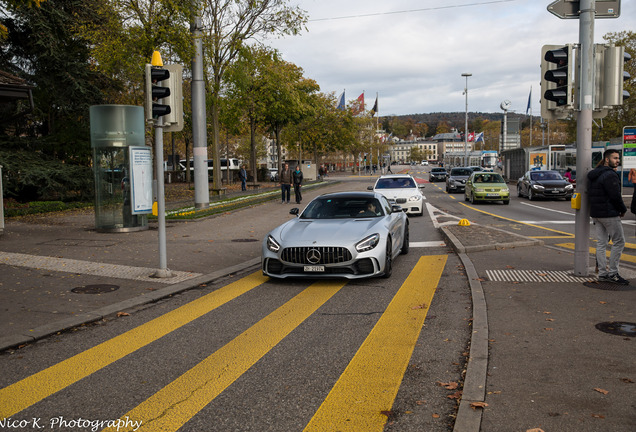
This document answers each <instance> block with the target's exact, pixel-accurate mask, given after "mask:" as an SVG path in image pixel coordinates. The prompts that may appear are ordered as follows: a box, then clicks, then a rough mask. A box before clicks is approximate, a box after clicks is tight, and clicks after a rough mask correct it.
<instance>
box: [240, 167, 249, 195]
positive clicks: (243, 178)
mask: <svg viewBox="0 0 636 432" xmlns="http://www.w3.org/2000/svg"><path fill="white" fill-rule="evenodd" d="M239 179H241V190H242V191H244V190H246V187H245V183H246V182H247V170H246V169H245V165H241V169H240V170H239Z"/></svg>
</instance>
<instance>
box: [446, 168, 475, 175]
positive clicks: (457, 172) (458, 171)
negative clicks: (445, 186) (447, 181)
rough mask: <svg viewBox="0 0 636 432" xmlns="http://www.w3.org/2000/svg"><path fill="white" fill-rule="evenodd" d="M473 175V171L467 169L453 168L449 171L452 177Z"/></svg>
mask: <svg viewBox="0 0 636 432" xmlns="http://www.w3.org/2000/svg"><path fill="white" fill-rule="evenodd" d="M472 173H473V170H471V169H468V168H453V169H452V170H451V175H452V176H469V175H471V174H472Z"/></svg>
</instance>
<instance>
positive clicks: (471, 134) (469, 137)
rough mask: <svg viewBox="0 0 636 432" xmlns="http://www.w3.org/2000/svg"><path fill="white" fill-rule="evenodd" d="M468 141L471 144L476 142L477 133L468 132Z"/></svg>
mask: <svg viewBox="0 0 636 432" xmlns="http://www.w3.org/2000/svg"><path fill="white" fill-rule="evenodd" d="M468 141H469V142H473V141H475V132H468Z"/></svg>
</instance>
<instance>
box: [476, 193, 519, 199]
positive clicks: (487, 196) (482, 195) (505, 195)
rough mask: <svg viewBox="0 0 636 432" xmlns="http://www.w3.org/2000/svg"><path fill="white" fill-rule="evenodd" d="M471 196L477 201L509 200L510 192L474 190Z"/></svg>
mask: <svg viewBox="0 0 636 432" xmlns="http://www.w3.org/2000/svg"><path fill="white" fill-rule="evenodd" d="M473 196H474V197H475V200H478V201H509V200H510V192H474V193H473Z"/></svg>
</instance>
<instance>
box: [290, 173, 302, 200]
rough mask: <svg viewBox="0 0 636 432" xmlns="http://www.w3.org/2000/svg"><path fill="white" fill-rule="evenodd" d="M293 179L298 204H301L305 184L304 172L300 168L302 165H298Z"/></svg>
mask: <svg viewBox="0 0 636 432" xmlns="http://www.w3.org/2000/svg"><path fill="white" fill-rule="evenodd" d="M292 179H293V181H294V195H295V198H296V204H300V202H301V201H302V200H303V195H302V193H301V187H302V184H303V172H302V171H301V170H300V165H296V171H294V172H293V173H292Z"/></svg>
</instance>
